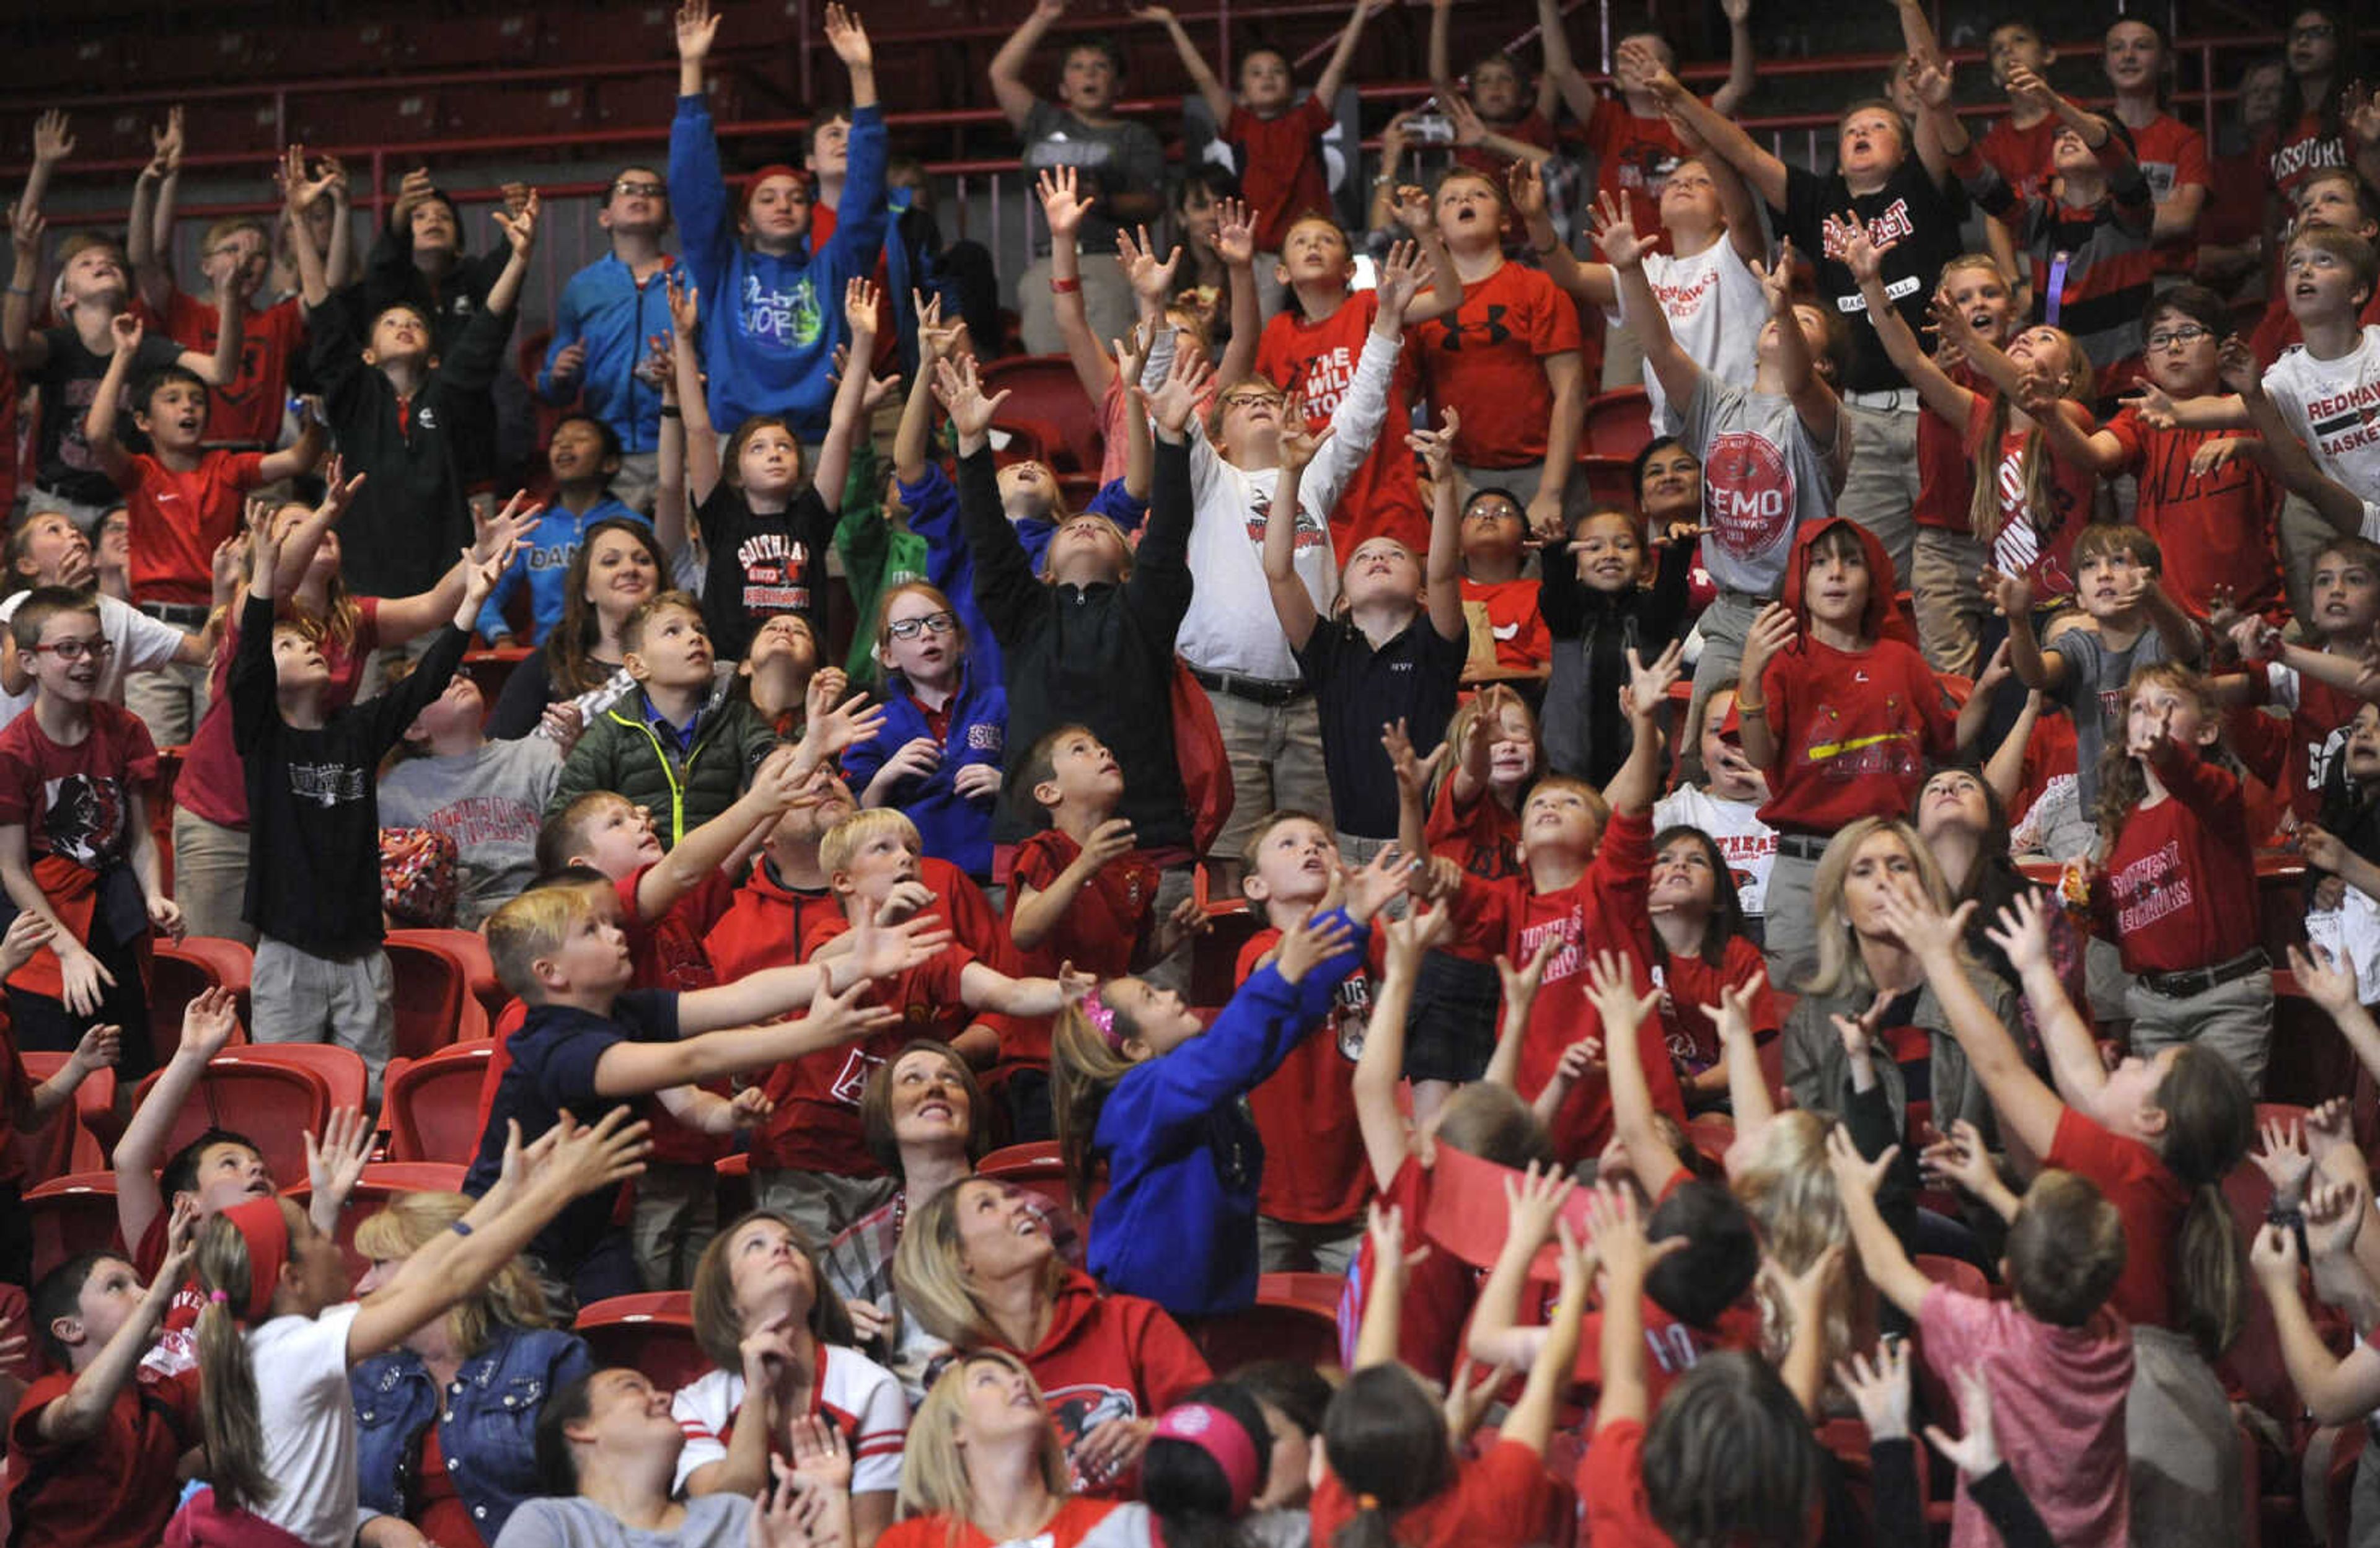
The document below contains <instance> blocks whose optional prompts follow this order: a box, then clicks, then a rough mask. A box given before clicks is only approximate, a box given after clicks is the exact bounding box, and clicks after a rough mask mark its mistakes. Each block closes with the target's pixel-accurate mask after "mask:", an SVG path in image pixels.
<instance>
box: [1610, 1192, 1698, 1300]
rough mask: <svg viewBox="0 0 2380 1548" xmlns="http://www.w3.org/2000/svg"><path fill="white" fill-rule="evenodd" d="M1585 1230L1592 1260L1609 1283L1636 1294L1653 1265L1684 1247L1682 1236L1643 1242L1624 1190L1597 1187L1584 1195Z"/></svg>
mask: <svg viewBox="0 0 2380 1548" xmlns="http://www.w3.org/2000/svg"><path fill="white" fill-rule="evenodd" d="M1586 1228H1587V1234H1588V1236H1589V1237H1590V1238H1591V1239H1592V1240H1593V1241H1594V1243H1595V1252H1596V1256H1597V1257H1598V1258H1600V1259H1602V1260H1603V1266H1604V1267H1605V1268H1606V1269H1608V1270H1609V1271H1610V1274H1611V1279H1612V1283H1613V1284H1614V1285H1621V1284H1625V1285H1630V1286H1634V1287H1637V1288H1639V1290H1640V1291H1641V1288H1642V1287H1643V1286H1644V1283H1645V1275H1646V1274H1647V1273H1648V1272H1650V1271H1651V1269H1652V1267H1653V1265H1654V1264H1658V1263H1659V1262H1660V1261H1661V1260H1662V1259H1663V1258H1666V1257H1668V1256H1669V1255H1670V1253H1672V1252H1678V1251H1680V1250H1681V1249H1682V1248H1683V1247H1684V1246H1685V1245H1686V1239H1685V1238H1684V1237H1682V1236H1673V1237H1665V1238H1663V1239H1662V1240H1660V1241H1658V1242H1651V1241H1647V1240H1645V1222H1644V1219H1643V1217H1642V1216H1641V1215H1640V1214H1639V1213H1638V1211H1637V1208H1636V1196H1635V1195H1634V1194H1633V1193H1631V1192H1629V1191H1627V1190H1626V1189H1624V1188H1610V1187H1602V1186H1598V1187H1597V1189H1596V1190H1595V1191H1593V1192H1592V1193H1589V1194H1588V1195H1587V1199H1586Z"/></svg>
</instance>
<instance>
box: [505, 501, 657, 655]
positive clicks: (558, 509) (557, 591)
mask: <svg viewBox="0 0 2380 1548" xmlns="http://www.w3.org/2000/svg"><path fill="white" fill-rule="evenodd" d="M613 516H625V517H627V518H628V519H629V520H630V521H633V522H637V523H638V524H640V525H641V526H644V527H645V528H646V529H647V530H649V531H650V529H651V527H652V525H653V524H652V523H651V522H649V521H646V520H645V516H644V513H642V512H641V511H636V510H631V509H630V508H629V507H627V506H625V505H623V504H621V503H620V502H618V501H616V500H614V499H613V498H612V497H611V496H610V495H608V494H607V495H605V496H604V497H603V498H602V499H601V500H599V501H597V502H595V503H594V504H592V505H589V507H588V508H587V514H585V515H583V516H574V515H572V514H570V512H569V510H568V509H567V508H566V507H565V506H564V505H563V504H562V502H559V501H556V502H554V503H553V504H551V505H549V506H547V507H546V508H545V513H544V514H542V515H540V516H539V517H538V518H537V525H536V526H532V527H530V528H529V529H528V547H527V548H525V549H523V550H521V551H520V552H518V553H516V554H515V555H513V562H511V563H509V564H507V565H505V566H504V574H501V575H498V576H497V577H496V586H495V589H494V590H492V591H491V592H489V593H488V599H487V600H486V601H485V602H483V603H481V604H480V619H479V623H478V625H477V627H478V629H479V631H480V637H481V638H483V639H493V638H495V637H496V636H497V635H508V634H510V633H512V627H513V626H512V624H511V623H508V622H506V620H505V618H504V608H505V606H506V605H507V604H509V603H510V602H511V601H512V599H513V593H514V592H516V591H518V590H519V589H520V585H521V582H522V581H524V580H526V581H528V608H529V619H530V623H529V637H528V643H529V644H531V645H543V644H544V643H545V636H546V635H550V634H552V633H553V626H554V625H555V624H557V623H561V622H562V608H563V603H564V601H565V596H564V592H563V586H564V583H565V582H566V581H568V580H569V579H570V562H571V561H572V560H573V559H576V558H577V556H578V545H579V544H581V543H583V542H585V541H586V540H587V529H588V528H589V527H590V526H594V525H595V524H596V523H597V522H599V521H609V520H610V519H611V518H613Z"/></svg>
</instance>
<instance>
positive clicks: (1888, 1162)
mask: <svg viewBox="0 0 2380 1548" xmlns="http://www.w3.org/2000/svg"><path fill="white" fill-rule="evenodd" d="M1898 1155H1900V1146H1899V1145H1887V1146H1886V1147H1885V1151H1884V1154H1883V1155H1879V1156H1877V1157H1876V1159H1875V1160H1873V1161H1870V1160H1868V1159H1866V1158H1865V1157H1864V1156H1862V1155H1860V1153H1859V1146H1857V1145H1855V1144H1853V1143H1852V1131H1850V1130H1848V1129H1846V1128H1844V1127H1843V1126H1842V1125H1841V1124H1840V1123H1838V1124H1836V1125H1835V1126H1834V1127H1833V1128H1832V1129H1829V1130H1828V1131H1827V1165H1828V1167H1832V1168H1833V1170H1834V1174H1835V1186H1836V1187H1837V1188H1839V1189H1840V1190H1841V1191H1843V1192H1844V1193H1845V1194H1850V1193H1851V1192H1852V1191H1858V1192H1861V1193H1864V1194H1865V1195H1866V1196H1867V1197H1869V1198H1871V1199H1873V1198H1875V1197H1876V1189H1877V1188H1878V1187H1880V1186H1882V1184H1883V1182H1884V1175H1885V1173H1886V1172H1888V1171H1889V1170H1891V1168H1892V1162H1893V1158H1894V1157H1895V1156H1898Z"/></svg>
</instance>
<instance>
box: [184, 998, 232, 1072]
mask: <svg viewBox="0 0 2380 1548" xmlns="http://www.w3.org/2000/svg"><path fill="white" fill-rule="evenodd" d="M238 1030H239V1001H238V999H237V998H236V997H235V996H234V995H233V994H232V992H231V991H230V990H229V989H226V988H223V987H221V986H216V987H214V988H211V989H204V990H201V991H200V993H199V995H198V997H197V998H194V999H192V1000H191V1001H190V1003H189V1004H188V1005H186V1006H184V1007H182V1045H181V1046H182V1048H183V1049H184V1050H186V1051H188V1052H190V1053H194V1054H196V1055H197V1056H198V1058H199V1059H200V1062H204V1061H205V1060H207V1059H211V1058H214V1057H215V1056H216V1055H217V1054H219V1053H221V1052H223V1051H224V1047H225V1045H226V1044H228V1043H229V1042H230V1041H231V1034H233V1033H235V1032H237V1031H238Z"/></svg>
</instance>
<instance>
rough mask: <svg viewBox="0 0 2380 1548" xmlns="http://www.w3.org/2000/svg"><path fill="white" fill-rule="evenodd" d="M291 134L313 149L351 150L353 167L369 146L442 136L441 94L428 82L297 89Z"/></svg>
mask: <svg viewBox="0 0 2380 1548" xmlns="http://www.w3.org/2000/svg"><path fill="white" fill-rule="evenodd" d="M289 129H290V134H289V138H290V139H292V140H295V141H297V142H298V143H300V144H303V145H304V146H306V147H307V148H308V149H309V150H311V151H344V152H349V153H351V154H350V159H349V163H348V165H349V168H350V170H352V169H353V168H354V167H355V166H356V165H357V164H358V163H359V162H360V163H366V164H368V163H369V162H370V151H373V150H374V149H375V148H384V147H387V146H391V145H411V144H419V143H420V142H422V141H425V140H433V139H437V138H438V94H437V93H436V92H435V91H431V90H430V89H429V88H427V87H415V88H412V89H409V90H394V91H386V90H384V91H317V92H297V91H293V92H291V93H290V96H289Z"/></svg>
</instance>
